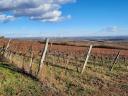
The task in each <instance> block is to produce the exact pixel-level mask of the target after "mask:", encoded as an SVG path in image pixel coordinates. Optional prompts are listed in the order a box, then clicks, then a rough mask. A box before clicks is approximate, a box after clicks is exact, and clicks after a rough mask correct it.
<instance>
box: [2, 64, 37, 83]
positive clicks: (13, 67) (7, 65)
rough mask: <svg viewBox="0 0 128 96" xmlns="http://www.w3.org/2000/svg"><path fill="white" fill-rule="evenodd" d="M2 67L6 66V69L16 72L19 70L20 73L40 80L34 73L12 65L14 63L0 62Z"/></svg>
mask: <svg viewBox="0 0 128 96" xmlns="http://www.w3.org/2000/svg"><path fill="white" fill-rule="evenodd" d="M0 67H2V68H5V69H9V70H11V71H14V72H18V73H21V74H23V75H24V76H27V77H30V78H32V79H33V80H35V81H39V80H38V79H37V78H36V77H35V76H33V75H32V74H30V73H28V72H26V71H24V70H23V69H20V68H17V67H16V66H14V65H12V64H7V63H3V62H2V63H0Z"/></svg>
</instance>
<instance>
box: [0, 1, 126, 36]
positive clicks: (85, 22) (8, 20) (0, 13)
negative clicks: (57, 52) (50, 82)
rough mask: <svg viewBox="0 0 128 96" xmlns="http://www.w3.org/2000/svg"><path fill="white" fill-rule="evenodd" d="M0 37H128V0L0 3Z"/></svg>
mask: <svg viewBox="0 0 128 96" xmlns="http://www.w3.org/2000/svg"><path fill="white" fill-rule="evenodd" d="M0 36H5V37H71V36H72V37H77V36H128V0H0Z"/></svg>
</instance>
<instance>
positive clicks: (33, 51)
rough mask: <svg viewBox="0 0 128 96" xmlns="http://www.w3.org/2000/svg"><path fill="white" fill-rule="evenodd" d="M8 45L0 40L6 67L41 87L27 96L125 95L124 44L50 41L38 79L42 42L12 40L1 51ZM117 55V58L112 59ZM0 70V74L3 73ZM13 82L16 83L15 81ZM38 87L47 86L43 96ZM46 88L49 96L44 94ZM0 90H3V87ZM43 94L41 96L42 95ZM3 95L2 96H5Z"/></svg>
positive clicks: (127, 61)
mask: <svg viewBox="0 0 128 96" xmlns="http://www.w3.org/2000/svg"><path fill="white" fill-rule="evenodd" d="M8 41H9V40H8V39H1V40H0V49H1V50H0V53H1V55H4V57H5V59H6V61H8V63H10V64H12V65H14V66H16V67H17V68H19V69H21V70H22V71H24V72H26V73H28V74H29V75H32V77H34V78H37V79H38V80H39V81H40V83H42V84H37V85H39V86H37V88H38V91H37V93H32V94H34V95H32V94H30V96H45V95H46V94H47V96H51V95H53V96H56V95H58V96H127V95H128V46H127V45H128V42H125V43H121V42H112V41H106V42H105V41H104V42H98V41H82V42H80V41H79V42H75V41H70V42H67V41H66V42H55V41H52V42H50V43H49V46H48V50H47V54H46V57H45V61H44V66H43V69H42V70H43V71H42V73H41V74H40V75H41V77H40V76H38V74H39V73H38V71H39V68H40V60H41V56H42V54H43V51H44V47H45V41H36V40H35V41H31V40H12V41H11V42H10V43H9V47H8V48H7V50H5V49H6V47H7V45H8ZM90 44H92V45H93V48H92V51H91V55H90V57H89V60H88V63H87V66H86V68H85V70H84V73H83V74H81V71H82V68H83V65H84V62H85V59H86V55H87V53H88V49H89V45H90ZM118 53H119V57H118V58H116V57H117V56H118ZM114 61H115V62H114ZM30 62H31V63H30ZM30 65H31V66H30ZM1 70H3V66H1ZM1 70H0V72H3V71H1ZM7 70H9V69H7ZM14 71H15V70H14ZM4 73H6V72H4ZM1 74H3V73H1ZM7 74H9V73H7ZM10 74H11V73H10ZM18 74H19V73H18ZM12 75H13V74H11V76H12ZM20 75H21V74H20ZM1 76H2V75H1ZM12 77H13V76H12ZM26 78H27V77H26ZM8 79H9V77H8ZM12 79H13V78H12ZM29 79H30V77H29ZM23 81H25V80H23ZM14 82H17V80H15V81H14ZM27 82H29V80H28V81H27ZM30 82H31V83H32V85H33V84H35V83H33V82H36V83H37V81H34V80H31V79H30ZM19 84H21V82H19ZM30 85H31V84H30ZM41 85H42V86H45V85H48V87H47V88H45V92H44V91H41V90H43V89H44V87H40V86H41ZM7 86H8V85H7ZM16 86H17V85H16ZM33 86H34V85H33ZM49 86H50V90H51V93H50V94H49V93H48V90H49ZM0 87H1V88H4V86H0ZM25 88H26V90H29V89H30V88H29V87H25ZM14 90H15V89H14ZM19 90H22V88H20V89H19ZM26 92H29V91H26ZM30 92H31V90H30ZM43 92H44V93H45V95H43V94H44V93H43ZM9 94H10V93H9ZM14 94H15V93H14ZM26 94H29V93H26ZM35 94H36V95H35ZM3 95H4V96H6V95H5V94H3ZM11 96H14V95H13V94H11ZM19 96H20V95H19ZM21 96H26V95H21Z"/></svg>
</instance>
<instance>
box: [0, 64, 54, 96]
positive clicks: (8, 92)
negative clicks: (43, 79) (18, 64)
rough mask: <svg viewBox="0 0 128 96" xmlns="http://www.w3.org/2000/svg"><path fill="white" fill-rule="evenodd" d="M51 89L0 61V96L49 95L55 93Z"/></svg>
mask: <svg viewBox="0 0 128 96" xmlns="http://www.w3.org/2000/svg"><path fill="white" fill-rule="evenodd" d="M16 71H17V72H16ZM51 89H52V88H51ZM51 89H50V86H47V85H41V84H40V83H39V82H38V81H36V80H33V79H32V78H30V77H29V76H27V75H25V74H24V75H23V74H21V73H20V72H19V71H18V70H16V69H15V68H14V66H12V65H7V64H5V63H0V96H46V95H47V96H50V94H52V93H54V94H55V92H53V91H54V90H53V89H52V90H51Z"/></svg>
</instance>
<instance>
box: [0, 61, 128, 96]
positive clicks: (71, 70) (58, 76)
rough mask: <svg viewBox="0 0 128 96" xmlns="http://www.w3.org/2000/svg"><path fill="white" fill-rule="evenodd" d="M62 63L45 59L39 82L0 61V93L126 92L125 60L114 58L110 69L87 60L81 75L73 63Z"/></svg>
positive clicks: (77, 95)
mask: <svg viewBox="0 0 128 96" xmlns="http://www.w3.org/2000/svg"><path fill="white" fill-rule="evenodd" d="M16 61H17V60H16ZM19 61H20V60H19ZM49 61H51V60H49ZM15 63H17V62H15ZM61 63H62V62H61ZM25 64H26V63H25ZM107 64H108V65H109V62H107ZM70 65H72V64H70ZM63 66H65V65H62V66H61V64H57V63H55V64H54V65H53V64H50V63H46V64H45V65H44V67H43V68H44V71H43V84H42V85H41V84H40V83H39V82H37V81H35V80H32V78H30V77H28V76H26V75H25V76H24V75H21V73H17V72H16V69H14V68H11V66H8V65H6V64H0V89H1V90H0V96H128V67H127V66H128V63H127V62H126V63H122V62H120V61H119V62H117V64H115V66H114V68H113V70H112V71H110V70H109V68H108V66H107V65H106V64H104V65H103V64H102V63H95V64H93V63H88V65H87V66H86V69H85V72H84V73H83V74H82V75H81V74H80V71H79V72H78V71H77V70H76V68H75V67H73V66H69V65H66V66H67V67H68V68H65V67H63ZM12 69H13V70H12ZM34 69H35V68H34ZM80 70H81V69H80Z"/></svg>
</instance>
